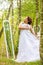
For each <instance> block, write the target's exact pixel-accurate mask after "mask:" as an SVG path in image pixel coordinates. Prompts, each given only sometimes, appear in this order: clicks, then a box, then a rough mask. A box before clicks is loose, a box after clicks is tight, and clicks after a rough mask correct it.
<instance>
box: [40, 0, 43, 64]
mask: <svg viewBox="0 0 43 65" xmlns="http://www.w3.org/2000/svg"><path fill="white" fill-rule="evenodd" d="M40 2H41V17H40V18H41V21H40V24H41V25H40V27H41V29H40V57H41V62H42V65H43V0H40Z"/></svg>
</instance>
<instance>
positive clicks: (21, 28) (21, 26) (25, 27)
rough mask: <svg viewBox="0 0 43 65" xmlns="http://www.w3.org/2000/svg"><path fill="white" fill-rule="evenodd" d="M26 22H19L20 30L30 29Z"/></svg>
mask: <svg viewBox="0 0 43 65" xmlns="http://www.w3.org/2000/svg"><path fill="white" fill-rule="evenodd" d="M23 25H24V24H22V23H20V24H19V29H20V30H29V27H28V26H27V25H26V26H23Z"/></svg>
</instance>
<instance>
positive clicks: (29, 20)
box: [27, 16, 32, 25]
mask: <svg viewBox="0 0 43 65" xmlns="http://www.w3.org/2000/svg"><path fill="white" fill-rule="evenodd" d="M27 19H28V24H29V25H31V24H32V19H31V18H30V17H29V16H28V17H27Z"/></svg>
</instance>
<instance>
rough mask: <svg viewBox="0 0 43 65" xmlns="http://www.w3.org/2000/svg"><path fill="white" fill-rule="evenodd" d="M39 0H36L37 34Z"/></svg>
mask: <svg viewBox="0 0 43 65" xmlns="http://www.w3.org/2000/svg"><path fill="white" fill-rule="evenodd" d="M38 6H39V1H38V0H36V35H37V28H38V16H39V13H38V12H39V7H38Z"/></svg>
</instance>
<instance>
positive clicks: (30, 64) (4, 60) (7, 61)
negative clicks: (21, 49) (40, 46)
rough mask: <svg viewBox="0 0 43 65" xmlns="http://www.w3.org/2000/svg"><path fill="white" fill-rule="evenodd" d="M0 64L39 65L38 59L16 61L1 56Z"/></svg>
mask: <svg viewBox="0 0 43 65" xmlns="http://www.w3.org/2000/svg"><path fill="white" fill-rule="evenodd" d="M0 65H40V61H36V62H25V63H17V62H15V61H13V60H11V59H7V58H1V59H0Z"/></svg>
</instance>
